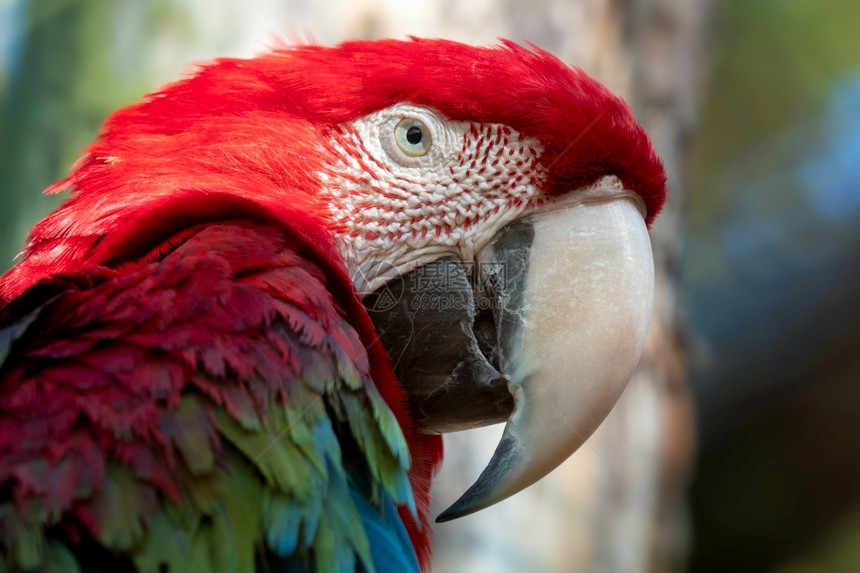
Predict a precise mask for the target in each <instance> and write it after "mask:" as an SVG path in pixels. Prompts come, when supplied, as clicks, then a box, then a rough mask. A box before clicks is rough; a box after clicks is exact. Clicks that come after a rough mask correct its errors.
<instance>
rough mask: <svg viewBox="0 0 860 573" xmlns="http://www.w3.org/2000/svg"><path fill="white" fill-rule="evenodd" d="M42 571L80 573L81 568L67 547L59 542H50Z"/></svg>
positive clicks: (46, 572)
mask: <svg viewBox="0 0 860 573" xmlns="http://www.w3.org/2000/svg"><path fill="white" fill-rule="evenodd" d="M42 571H43V572H44V573H81V568H80V566H79V565H78V560H77V559H75V556H74V555H73V554H72V552H71V551H69V549H68V547H66V546H65V545H64V544H62V543H60V542H59V541H51V542H50V544H49V545H48V552H47V555H46V556H45V565H44V567H43V568H42Z"/></svg>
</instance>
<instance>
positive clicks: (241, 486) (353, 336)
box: [0, 39, 665, 572]
mask: <svg viewBox="0 0 860 573" xmlns="http://www.w3.org/2000/svg"><path fill="white" fill-rule="evenodd" d="M62 190H70V191H71V196H70V198H68V199H67V200H66V201H65V202H64V203H63V204H62V205H61V206H60V207H59V208H58V209H56V210H55V211H54V212H53V213H51V214H49V215H48V216H47V217H46V218H45V219H43V220H42V221H41V222H39V223H38V224H37V225H36V226H35V227H34V228H33V229H32V231H31V233H30V235H29V239H28V243H27V246H26V248H25V249H24V251H23V252H22V254H21V255H20V257H19V260H18V262H17V264H16V265H15V266H14V267H12V268H11V270H9V271H8V272H7V273H6V274H5V275H4V276H3V277H2V279H0V303H2V308H0V571H2V572H11V571H63V572H71V571H111V572H114V571H147V572H165V571H173V572H180V571H181V572H185V571H207V572H208V571H224V572H234V571H235V572H244V571H254V570H258V571H317V572H330V571H367V572H371V571H378V572H382V571H396V572H405V571H418V570H419V569H423V570H426V569H427V568H428V567H429V560H430V544H431V541H430V532H431V528H430V524H429V520H430V515H429V514H430V505H429V496H430V483H431V479H432V477H433V474H434V471H435V469H436V468H437V466H438V464H439V463H440V459H441V456H442V449H441V438H440V434H441V433H444V432H448V431H453V430H461V429H465V428H470V427H475V426H480V425H485V424H489V423H495V422H501V421H505V420H506V426H505V431H504V434H503V437H502V439H501V442H500V444H499V446H498V448H497V450H496V452H495V454H494V455H493V457H492V459H491V461H490V463H489V465H488V467H487V469H486V470H485V471H484V472H483V474H482V475H481V476H480V478H479V479H478V481H477V482H476V483H475V484H474V485H473V486H472V487H471V488H470V489H469V490H468V491H467V492H466V493H465V494H464V495H463V497H462V498H461V499H460V500H458V501H457V502H456V503H454V505H453V506H452V507H451V508H450V509H448V510H446V511H445V512H443V513H442V514H441V515H440V516H439V520H440V521H444V520H447V519H452V518H454V517H459V516H462V515H465V514H468V513H471V512H473V511H477V510H479V509H481V508H484V507H487V506H488V505H491V504H493V503H496V502H498V501H500V500H502V499H504V498H506V497H508V496H510V495H513V494H514V493H516V492H517V491H519V490H521V489H523V488H525V487H528V486H529V485H530V484H532V483H534V482H535V481H537V480H538V479H540V478H541V477H542V476H544V475H546V474H547V473H548V472H550V471H551V470H552V469H553V468H554V467H555V466H557V465H558V464H559V463H560V462H561V461H562V460H564V459H565V458H566V457H567V456H569V455H570V454H571V453H572V452H573V451H574V450H575V449H577V448H578V447H579V446H580V445H581V444H582V443H583V442H584V440H585V439H586V438H587V437H588V435H589V434H590V433H591V431H593V430H594V429H595V427H596V426H597V425H598V424H599V423H600V421H601V420H602V419H603V417H604V416H605V415H606V414H607V412H608V411H609V409H610V408H611V407H612V405H613V403H614V402H615V400H616V398H617V397H618V395H619V394H620V392H621V390H622V389H623V387H624V385H625V384H626V382H627V380H628V379H629V377H630V375H631V373H632V371H633V368H634V367H635V364H636V362H637V361H638V358H639V355H640V353H641V350H642V345H643V341H644V337H645V334H646V331H647V328H648V321H649V316H650V309H651V304H652V298H653V286H654V285H653V262H652V255H651V248H650V242H649V237H648V227H649V225H650V224H651V222H652V221H653V219H654V217H655V216H656V214H657V213H658V211H659V210H660V208H661V205H662V203H663V201H664V198H665V174H664V170H663V167H662V165H661V162H660V160H659V158H658V156H657V154H656V153H655V151H654V150H653V148H652V145H651V143H650V141H649V139H648V136H647V135H646V133H645V131H644V129H643V128H642V127H641V126H640V125H638V124H637V123H636V121H635V119H634V118H633V115H632V113H631V111H630V109H629V108H628V107H627V106H626V104H625V103H624V102H623V101H622V100H621V99H619V98H617V97H615V96H613V95H612V94H611V93H610V92H609V91H607V89H605V88H604V87H603V86H601V85H600V84H598V83H597V82H596V81H594V80H593V79H591V78H589V77H588V76H587V75H586V74H585V73H584V72H582V71H581V70H579V69H576V68H571V67H568V66H567V65H565V64H563V63H562V62H561V61H559V60H558V59H556V58H555V57H553V56H552V55H550V54H549V53H547V52H545V51H542V50H540V49H538V48H536V47H534V46H526V47H523V46H520V45H517V44H515V43H512V42H508V41H502V42H501V43H500V44H499V45H497V46H493V47H471V46H466V45H462V44H458V43H454V42H450V41H442V40H421V39H411V40H407V41H395V40H383V41H373V42H365V41H358V42H348V43H344V44H341V45H339V46H336V47H320V46H313V45H300V46H291V47H280V48H278V49H275V50H273V51H271V52H269V53H266V54H264V55H261V56H258V57H255V58H253V59H221V60H216V61H214V62H211V63H209V64H207V65H205V66H204V67H202V68H200V69H199V70H198V71H196V73H194V74H193V75H191V76H189V77H187V78H185V79H182V80H180V81H178V82H176V83H173V84H170V85H167V86H165V87H163V88H161V89H160V90H159V91H158V92H157V93H154V94H151V95H149V96H148V97H146V98H145V99H144V100H143V101H141V102H139V103H136V104H134V105H131V106H129V107H126V108H124V109H121V110H119V111H117V112H115V113H114V114H113V115H111V116H110V117H109V118H108V119H107V120H106V122H105V123H104V126H103V128H102V132H101V135H100V137H99V138H98V139H97V140H96V141H95V142H94V143H92V144H91V145H90V146H89V148H88V149H87V150H86V152H85V154H84V155H83V157H82V158H81V159H80V160H79V161H78V163H77V164H76V165H75V166H74V167H73V170H72V172H71V174H70V175H69V176H68V177H67V178H65V179H63V180H62V181H59V182H58V183H56V184H54V185H53V186H51V187H49V188H48V189H47V192H49V193H53V192H59V191H62Z"/></svg>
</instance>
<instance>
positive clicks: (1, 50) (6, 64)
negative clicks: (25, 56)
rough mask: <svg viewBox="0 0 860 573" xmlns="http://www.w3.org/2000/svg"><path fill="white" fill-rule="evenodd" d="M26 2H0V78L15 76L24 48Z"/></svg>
mask: <svg viewBox="0 0 860 573" xmlns="http://www.w3.org/2000/svg"><path fill="white" fill-rule="evenodd" d="M26 4H27V3H26V0H5V1H0V77H9V76H13V75H14V74H15V71H16V70H17V67H18V62H19V61H20V58H21V50H22V49H23V46H24V37H25V36H26V34H25V33H24V30H26V27H25V26H23V25H22V24H23V23H24V21H25V18H26V15H27V6H26Z"/></svg>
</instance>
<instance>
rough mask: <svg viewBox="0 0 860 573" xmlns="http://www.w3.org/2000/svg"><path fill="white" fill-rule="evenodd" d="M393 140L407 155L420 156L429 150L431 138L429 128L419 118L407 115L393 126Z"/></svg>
mask: <svg viewBox="0 0 860 573" xmlns="http://www.w3.org/2000/svg"><path fill="white" fill-rule="evenodd" d="M394 141H396V142H397V147H399V148H400V151H402V152H403V153H405V154H406V155H408V156H409V157H420V156H422V155H424V154H426V153H427V152H428V151H429V150H430V144H431V143H433V138H432V137H431V136H430V129H428V127H427V126H426V125H424V123H423V122H422V121H421V120H418V119H415V118H412V117H407V118H405V119H401V120H400V123H398V124H397V125H396V126H395V128H394Z"/></svg>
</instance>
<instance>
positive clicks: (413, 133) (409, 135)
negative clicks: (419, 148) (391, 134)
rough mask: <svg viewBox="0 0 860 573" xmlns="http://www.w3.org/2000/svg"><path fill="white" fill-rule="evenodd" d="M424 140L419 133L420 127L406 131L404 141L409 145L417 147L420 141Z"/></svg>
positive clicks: (413, 127)
mask: <svg viewBox="0 0 860 573" xmlns="http://www.w3.org/2000/svg"><path fill="white" fill-rule="evenodd" d="M423 138H424V133H422V132H421V128H420V127H416V126H414V125H413V126H412V127H410V128H409V129H407V130H406V141H408V142H409V143H411V144H412V145H417V144H419V143H421V140H422V139H423Z"/></svg>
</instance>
